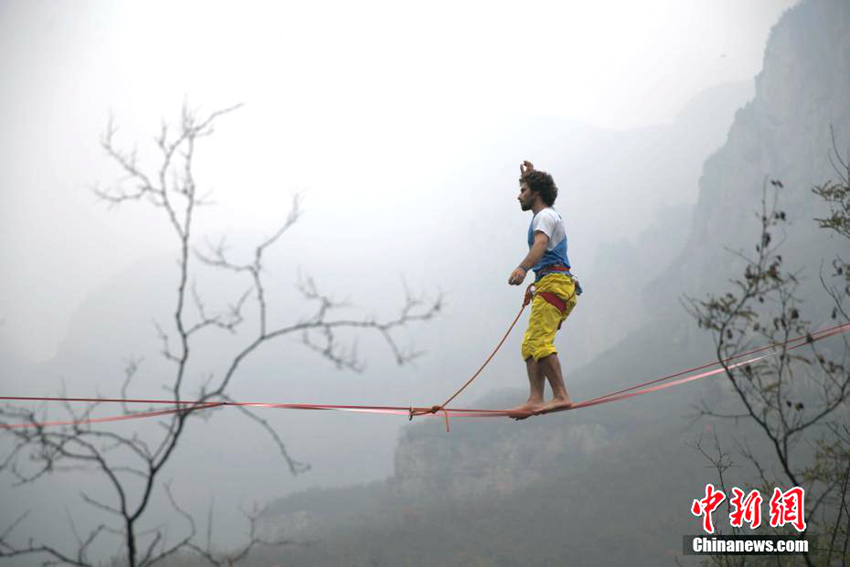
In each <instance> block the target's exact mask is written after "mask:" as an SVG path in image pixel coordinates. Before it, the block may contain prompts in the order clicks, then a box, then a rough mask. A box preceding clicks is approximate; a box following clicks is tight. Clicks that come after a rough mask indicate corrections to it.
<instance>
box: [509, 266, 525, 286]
mask: <svg viewBox="0 0 850 567" xmlns="http://www.w3.org/2000/svg"><path fill="white" fill-rule="evenodd" d="M527 273H528V272H527V271H526V270H523V269H522V268H520V267H517V269H515V270H514V271H513V272H511V277H509V278H508V283H509V284H511V285H519V284H521V283H522V282H523V281H525V274H527Z"/></svg>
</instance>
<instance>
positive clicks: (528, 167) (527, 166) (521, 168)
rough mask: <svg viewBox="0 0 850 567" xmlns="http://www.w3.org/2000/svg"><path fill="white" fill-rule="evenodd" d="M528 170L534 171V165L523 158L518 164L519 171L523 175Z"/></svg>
mask: <svg viewBox="0 0 850 567" xmlns="http://www.w3.org/2000/svg"><path fill="white" fill-rule="evenodd" d="M529 171H534V166H533V165H531V162H530V161H528V160H525V161H524V162H522V163H521V164H519V172H520V174H521V175H525V174H526V173H528V172H529Z"/></svg>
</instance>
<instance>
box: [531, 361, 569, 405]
mask: <svg viewBox="0 0 850 567" xmlns="http://www.w3.org/2000/svg"><path fill="white" fill-rule="evenodd" d="M537 366H538V369H539V371H540V374H541V375H542V376H541V381H542V377H543V376H545V377H546V379H547V380H549V385H550V386H551V387H552V395H553V398H552V401H551V402H549V403H548V404H545V405H544V406H542V407H540V408H538V409H537V410H535V413H537V414H541V413H546V412H549V411H554V410H560V409H567V408H569V407H572V405H573V401H572V400H571V399H570V395H569V394H568V393H567V387H566V386H565V385H564V376H563V375H562V374H561V361H559V360H558V355H557V354H550V355H549V356H547V357H546V358H541V359H540V360H539V361H538V363H537Z"/></svg>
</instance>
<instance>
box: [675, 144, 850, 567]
mask: <svg viewBox="0 0 850 567" xmlns="http://www.w3.org/2000/svg"><path fill="white" fill-rule="evenodd" d="M833 150H834V156H835V159H836V163H837V167H836V172H837V173H838V176H839V181H838V182H828V183H826V184H825V185H821V186H817V187H815V188H814V189H813V192H814V193H815V194H816V195H818V196H819V197H820V198H821V199H823V200H824V201H825V202H827V203H829V204H830V205H831V212H832V214H831V216H830V217H828V218H823V219H816V220H817V221H818V223H819V225H820V226H821V227H822V228H825V229H827V230H831V231H833V232H834V233H836V234H838V235H839V236H841V237H843V238H845V239H850V168H848V165H847V162H846V161H845V160H843V159H841V158H840V154H839V152H838V150H837V148H836V147H835V144H833ZM783 191H784V187H783V185H782V183H781V182H780V181H775V180H774V181H771V182H770V187H768V184H767V183H766V184H765V188H764V190H763V197H762V210H761V212H760V213H759V215H758V217H759V221H760V223H761V235H760V240H759V242H758V243H757V245H756V246H755V256H752V257H751V256H748V255H746V254H743V253H739V256H740V257H741V258H743V259H744V261H745V262H744V263H745V268H744V272H743V277H741V278H738V279H736V280H735V281H734V282H733V287H734V289H733V290H732V291H730V292H728V293H725V294H723V295H711V296H709V297H708V298H706V299H704V300H694V299H689V300H688V303H689V310H690V311H691V313H692V314H693V315H694V316H695V317H696V319H697V321H698V323H699V326H700V327H702V328H705V329H708V330H709V331H711V333H712V335H713V337H714V341H715V347H716V355H717V358H718V360H719V361H724V360H728V359H729V358H730V357H732V356H735V355H737V354H739V353H742V352H745V351H748V350H750V349H751V348H752V346H753V345H755V344H765V343H768V344H774V345H777V346H776V347H775V350H774V352H773V353H772V355H771V356H768V357H767V358H765V359H764V360H763V361H760V362H759V363H754V364H752V365H744V366H740V367H735V365H732V364H730V363H728V362H725V363H722V364H723V367H724V370H725V374H726V377H727V378H728V383H729V384H730V385H731V389H732V391H733V392H734V393H735V394H736V399H737V401H738V403H737V404H735V407H734V408H731V409H722V408H721V407H718V405H713V406H711V407H710V406H709V404H708V403H706V402H705V401H703V402H701V404H700V406H699V407H698V408H697V410H698V414H699V415H700V416H702V417H707V418H712V419H719V420H729V421H732V422H734V423H736V424H740V423H744V424H752V425H755V426H756V431H758V432H759V433H758V434H759V435H760V439H759V438H756V439H755V440H753V438H746V437H744V436H734V441H735V443H736V445H737V449H738V450H737V454H738V455H739V456H740V457H743V459H744V461H745V462H747V463H749V464H750V465H752V467H753V471H754V473H755V474H756V475H757V478H758V481H757V483H755V486H756V488H760V489H761V490H764V491H770V490H772V488H771V487H773V486H777V485H780V484H781V485H793V486H801V487H803V488H804V489H805V495H806V500H805V504H806V508H805V516H806V518H807V530H806V532H805V533H804V534H802V535H803V536H805V537H806V539H808V540H809V542H810V553H809V554H807V555H805V556H804V557H803V559H804V560H805V562H806V564H807V565H815V564H820V565H835V564H846V563H847V562H848V560H850V555H848V545H850V531H848V527H850V513H848V512H850V510H848V496H849V495H850V493H848V485H850V420H848V397H850V373H848V369H850V366H848V361H850V344H848V340H847V335H846V334H842V335H839V336H837V337H833V338H832V339H830V340H829V341H824V342H823V343H821V342H813V341H812V340H811V339H812V335H811V332H812V330H813V328H814V327H813V324H812V322H811V321H807V320H806V319H805V318H804V316H803V314H802V310H803V302H802V301H801V299H800V297H798V295H799V285H800V280H799V277H800V276H799V274H794V273H789V272H788V271H786V270H785V269H784V262H783V258H782V255H781V254H780V248H781V246H782V244H783V242H782V241H783V238H782V234H783V227H784V226H785V224H786V222H787V219H786V215H785V213H784V212H783V211H782V210H780V207H779V197H780V195H781V194H782V192H783ZM813 252H815V251H813ZM809 260H810V261H818V260H820V258H818V257H816V256H813V257H812V258H810V259H809ZM827 261H829V263H830V264H831V267H832V269H831V270H829V273H824V270H823V268H822V269H821V283H822V288H823V290H824V291H825V294H824V295H823V296H821V299H820V300H819V301H817V302H809V303H808V304H807V306H808V305H811V306H812V307H811V309H810V311H811V312H813V313H814V314H815V316H817V312H818V311H820V312H824V311H825V312H827V313H829V312H830V311H831V322H832V324H833V325H836V324H840V323H846V322H847V321H848V309H847V306H848V301H850V266H848V263H847V260H845V259H842V258H840V257H838V258H834V259H827ZM824 306H826V308H825V309H824ZM822 323H823V321H818V324H822ZM797 336H801V337H805V339H804V340H802V341H797V342H793V341H792V342H790V343H789V340H791V339H793V338H794V337H797ZM696 447H697V449H698V450H700V451H701V452H702V453H703V455H705V456H706V457H709V461H710V462H712V463H713V465H714V466H715V468H716V469H717V471H718V473H719V474H720V475H721V478H722V473H723V472H724V471H725V470H726V469H727V468H728V467H729V464H730V461H729V454H728V453H724V452H723V450H722V449H721V446H720V444H719V442H717V443H716V445H715V447H714V449H713V450H711V449H709V450H706V448H705V447H704V446H703V444H702V443H697V445H696ZM765 448H767V451H765V450H764V449H765ZM724 455H725V460H724V458H723V457H724ZM721 464H722V466H721ZM721 469H722V470H721ZM768 493H769V492H768ZM727 504H728V500H727ZM812 548H813V549H812ZM742 559H746V560H747V564H748V565H750V564H756V563H755V562H756V558H754V557H752V556H747V557H741V556H716V557H714V558H712V560H711V561H712V563H713V564H717V565H743V563H742ZM794 560H795V559H794V557H793V556H785V557H784V558H778V557H771V558H770V561H769V562H770V564H772V565H775V564H780V563H782V562H784V561H789V562H793V561H794Z"/></svg>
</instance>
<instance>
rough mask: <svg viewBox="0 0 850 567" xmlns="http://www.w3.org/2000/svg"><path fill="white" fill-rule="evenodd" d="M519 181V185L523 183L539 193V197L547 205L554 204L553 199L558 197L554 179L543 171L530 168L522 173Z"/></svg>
mask: <svg viewBox="0 0 850 567" xmlns="http://www.w3.org/2000/svg"><path fill="white" fill-rule="evenodd" d="M519 183H520V185H522V184H523V183H525V184H527V185H528V188H529V189H531V190H532V191H536V192H537V193H540V197H541V198H542V199H543V202H544V203H546V206H548V207H551V206H552V205H554V204H555V199H557V198H558V187H557V186H555V180H554V179H552V176H551V175H549V174H548V173H546V172H545V171H538V170H536V169H532V170H531V171H528V172H526V173H523V174H522V176H521V177H520V178H519Z"/></svg>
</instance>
